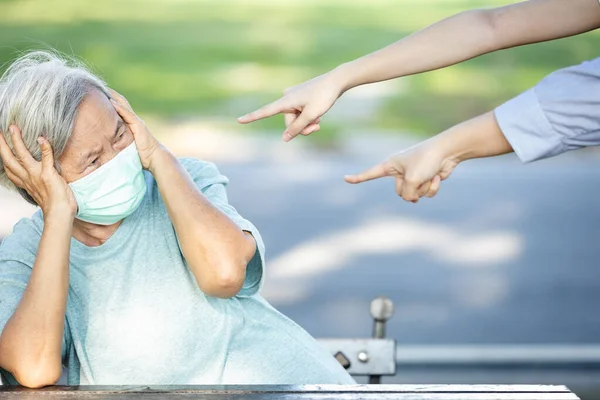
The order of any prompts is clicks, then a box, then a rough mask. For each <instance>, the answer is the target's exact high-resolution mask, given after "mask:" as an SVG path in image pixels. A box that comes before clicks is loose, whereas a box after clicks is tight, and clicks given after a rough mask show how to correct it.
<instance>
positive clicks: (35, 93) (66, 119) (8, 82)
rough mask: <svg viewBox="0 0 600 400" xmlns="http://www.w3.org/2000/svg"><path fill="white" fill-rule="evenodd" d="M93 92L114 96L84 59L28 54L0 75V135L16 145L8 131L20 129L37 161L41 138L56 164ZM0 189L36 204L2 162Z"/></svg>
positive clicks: (37, 53)
mask: <svg viewBox="0 0 600 400" xmlns="http://www.w3.org/2000/svg"><path fill="white" fill-rule="evenodd" d="M94 89H98V90H100V91H101V92H103V93H105V94H106V95H107V96H108V97H110V95H109V93H108V88H107V86H106V84H105V83H104V81H102V80H101V79H100V78H98V77H97V76H95V75H94V74H92V73H91V72H90V71H89V70H88V69H87V68H86V67H85V65H84V64H83V63H81V62H80V61H77V60H75V59H73V58H68V57H66V56H62V55H59V54H58V53H56V52H50V51H33V52H29V53H26V54H25V55H23V56H21V57H19V58H18V59H17V60H15V61H14V62H13V63H12V64H10V66H9V67H8V68H7V69H6V71H5V72H4V74H3V75H2V77H0V134H2V135H4V138H5V139H6V142H7V143H9V145H10V146H12V142H11V140H10V135H9V133H8V128H9V126H10V125H13V124H14V125H16V126H18V127H19V129H20V130H21V135H22V136H23V142H24V143H25V147H27V150H29V152H30V153H31V155H32V156H33V158H35V159H36V160H38V161H39V160H41V156H42V153H41V151H40V148H39V144H38V143H37V138H38V137H39V136H43V137H45V138H46V139H47V140H48V142H49V143H50V145H51V146H52V150H53V152H54V159H55V160H57V159H58V157H60V155H61V154H62V153H63V152H64V150H65V147H66V145H67V142H68V140H69V138H70V137H71V134H72V133H73V124H74V121H75V117H76V116H77V109H78V108H79V105H80V104H81V102H82V101H83V99H84V98H85V97H86V95H88V94H89V93H90V91H92V90H94ZM56 166H57V168H59V166H58V164H57V165H56ZM59 171H60V169H59ZM0 186H3V187H5V188H8V189H10V190H17V191H18V192H19V193H20V194H21V196H23V197H24V198H25V200H27V201H28V202H29V203H31V204H34V205H37V204H36V202H35V201H34V200H33V198H31V196H30V195H29V194H28V193H27V192H26V191H25V190H24V189H21V188H17V187H16V186H15V185H14V184H13V183H12V182H11V181H10V180H9V179H8V177H7V176H6V172H5V170H4V164H3V162H2V160H1V159H0Z"/></svg>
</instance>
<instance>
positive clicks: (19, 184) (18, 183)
mask: <svg viewBox="0 0 600 400" xmlns="http://www.w3.org/2000/svg"><path fill="white" fill-rule="evenodd" d="M4 172H6V176H7V178H8V179H10V181H11V182H12V183H14V184H15V185H16V186H17V187H20V188H23V187H24V183H23V180H22V179H21V178H19V177H18V176H17V175H15V174H14V173H13V171H12V169H10V168H8V167H5V168H4Z"/></svg>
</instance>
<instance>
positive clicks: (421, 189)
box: [417, 181, 431, 198]
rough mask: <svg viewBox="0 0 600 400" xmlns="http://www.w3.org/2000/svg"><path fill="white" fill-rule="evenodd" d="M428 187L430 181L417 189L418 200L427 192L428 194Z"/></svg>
mask: <svg viewBox="0 0 600 400" xmlns="http://www.w3.org/2000/svg"><path fill="white" fill-rule="evenodd" d="M430 187H431V181H426V182H423V184H422V185H421V186H419V188H418V189H417V196H419V198H421V197H423V196H425V195H426V194H427V192H429V188H430Z"/></svg>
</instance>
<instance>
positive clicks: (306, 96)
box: [238, 70, 344, 142]
mask: <svg viewBox="0 0 600 400" xmlns="http://www.w3.org/2000/svg"><path fill="white" fill-rule="evenodd" d="M343 91H344V87H343V85H342V83H341V81H340V79H339V75H336V74H335V70H334V71H332V72H329V73H327V74H324V75H321V76H318V77H316V78H313V79H311V80H309V81H306V82H304V83H301V84H300V85H297V86H294V87H291V88H289V89H286V90H285V91H284V92H283V93H284V94H283V97H281V98H280V99H279V100H277V101H274V102H273V103H271V104H268V105H266V106H264V107H262V108H260V109H258V110H256V111H254V112H251V113H249V114H246V115H244V116H243V117H240V118H238V122H240V123H242V124H247V123H250V122H254V121H257V120H259V119H263V118H267V117H271V116H273V115H276V114H280V113H283V115H284V118H285V126H286V129H285V131H284V132H283V140H284V141H286V142H289V141H290V140H292V139H293V138H295V137H296V136H298V135H305V136H307V135H310V134H311V133H313V132H316V131H318V130H319V129H320V128H321V127H320V125H319V122H320V120H321V117H322V116H323V115H324V114H325V113H326V112H327V111H329V109H330V108H331V107H332V106H333V104H334V103H335V102H336V100H337V99H338V98H339V97H340V96H341V95H342V93H343Z"/></svg>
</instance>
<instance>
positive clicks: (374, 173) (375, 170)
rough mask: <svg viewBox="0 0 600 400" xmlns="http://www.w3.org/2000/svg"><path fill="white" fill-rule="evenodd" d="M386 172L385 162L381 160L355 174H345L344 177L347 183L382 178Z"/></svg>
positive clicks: (386, 174)
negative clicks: (379, 162)
mask: <svg viewBox="0 0 600 400" xmlns="http://www.w3.org/2000/svg"><path fill="white" fill-rule="evenodd" d="M388 175H390V174H389V173H388V168H387V162H383V163H381V164H378V165H376V166H374V167H371V168H369V169H368V170H366V171H364V172H361V173H360V174H356V175H346V176H345V177H344V179H345V180H346V182H348V183H362V182H366V181H370V180H373V179H378V178H383V177H384V176H388Z"/></svg>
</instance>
